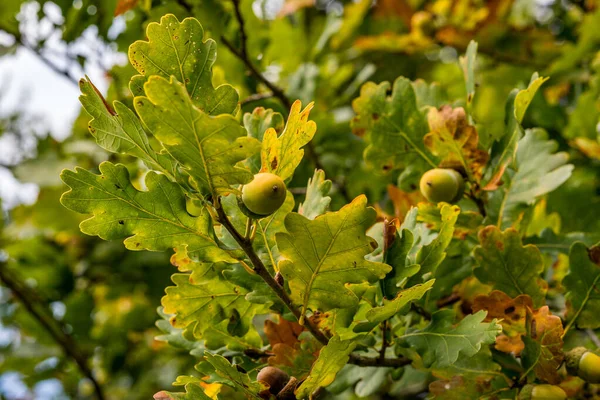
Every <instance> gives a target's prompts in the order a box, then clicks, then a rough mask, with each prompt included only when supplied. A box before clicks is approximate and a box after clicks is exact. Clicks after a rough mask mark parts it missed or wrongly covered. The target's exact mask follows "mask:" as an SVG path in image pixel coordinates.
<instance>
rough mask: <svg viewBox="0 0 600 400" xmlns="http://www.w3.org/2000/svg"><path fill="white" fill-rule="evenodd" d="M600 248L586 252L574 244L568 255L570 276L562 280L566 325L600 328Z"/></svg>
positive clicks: (581, 245)
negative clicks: (599, 284) (564, 294)
mask: <svg viewBox="0 0 600 400" xmlns="http://www.w3.org/2000/svg"><path fill="white" fill-rule="evenodd" d="M598 282H600V247H599V246H598V245H596V246H592V247H590V248H589V249H588V248H587V246H586V245H585V244H584V243H582V242H575V243H574V244H573V245H572V246H571V251H570V253H569V273H568V274H567V275H566V276H565V278H564V279H563V281H562V284H563V285H564V287H565V289H566V296H565V299H566V301H567V319H568V320H569V326H571V325H575V326H577V327H579V328H582V329H587V328H590V329H597V328H600V293H598V288H597V285H598Z"/></svg>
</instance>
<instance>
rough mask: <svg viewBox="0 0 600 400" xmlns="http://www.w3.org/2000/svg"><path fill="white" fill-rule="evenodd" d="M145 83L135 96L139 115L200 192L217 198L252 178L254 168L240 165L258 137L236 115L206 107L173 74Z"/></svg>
mask: <svg viewBox="0 0 600 400" xmlns="http://www.w3.org/2000/svg"><path fill="white" fill-rule="evenodd" d="M144 88H145V91H146V97H143V96H142V97H136V98H135V99H134V104H135V109H136V111H137V113H138V115H139V116H140V118H141V119H142V121H143V122H144V124H145V125H146V126H147V127H148V128H149V129H150V130H151V131H152V133H153V134H154V136H155V137H156V138H157V139H158V140H159V141H160V142H161V143H162V144H163V146H164V147H165V149H166V150H167V151H168V152H169V154H170V155H171V156H172V157H173V158H174V159H176V160H177V161H178V162H179V163H180V164H181V165H182V166H183V167H184V168H185V170H186V172H187V173H188V174H189V175H190V176H191V178H192V179H193V182H194V185H195V187H196V188H197V189H198V190H199V191H200V192H201V193H203V194H212V195H213V196H215V197H216V196H217V195H219V194H223V193H230V192H234V191H235V189H233V188H232V187H231V185H239V184H244V183H248V182H250V181H251V180H252V177H253V175H252V173H251V172H250V171H249V170H248V169H246V168H242V167H240V166H237V165H236V164H237V163H238V162H240V161H242V160H245V159H247V158H248V157H250V156H252V155H253V154H254V153H256V152H258V150H259V148H260V142H259V141H258V140H256V139H254V138H250V137H248V136H247V134H246V131H245V129H244V128H242V127H241V126H240V125H239V124H238V122H237V120H236V119H235V118H234V117H233V116H231V115H227V114H224V115H219V116H216V117H212V116H210V115H208V114H206V113H204V112H202V111H201V110H199V109H198V108H197V107H195V106H194V105H193V104H192V102H191V100H190V97H189V96H188V94H187V93H186V91H185V88H184V87H183V86H182V85H181V84H180V83H179V82H177V81H176V80H174V78H173V77H171V80H170V81H169V80H166V79H164V78H161V77H158V76H151V77H150V78H149V79H148V82H146V84H145V85H144Z"/></svg>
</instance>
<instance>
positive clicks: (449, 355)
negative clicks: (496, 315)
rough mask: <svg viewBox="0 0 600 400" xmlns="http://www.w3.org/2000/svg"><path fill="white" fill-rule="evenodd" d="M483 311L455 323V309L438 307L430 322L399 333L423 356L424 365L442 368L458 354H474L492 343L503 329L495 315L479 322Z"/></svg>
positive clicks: (457, 356) (462, 355) (467, 355)
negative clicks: (425, 325) (488, 319)
mask: <svg viewBox="0 0 600 400" xmlns="http://www.w3.org/2000/svg"><path fill="white" fill-rule="evenodd" d="M485 316H486V313H485V311H479V312H478V313H475V314H470V315H467V316H466V317H465V318H464V319H462V320H461V321H460V322H459V323H458V324H456V325H454V319H455V313H454V311H452V310H441V311H438V312H436V313H434V314H433V315H432V318H431V323H430V324H429V325H428V326H427V327H426V328H425V329H422V330H418V331H415V332H409V333H406V334H404V335H402V336H401V337H400V338H401V340H403V341H405V342H407V343H408V344H409V345H410V346H411V347H412V348H414V349H415V350H416V352H417V353H418V354H419V355H420V356H421V357H422V358H423V363H424V365H425V367H427V368H430V367H432V368H444V367H447V366H449V365H452V364H454V363H455V362H456V361H457V360H459V357H473V356H474V355H475V354H477V352H478V351H479V350H480V349H481V347H482V346H483V345H487V344H492V343H494V341H495V340H496V336H497V335H498V334H500V332H502V326H501V325H499V324H498V323H497V322H496V320H495V319H494V320H493V321H491V322H488V323H485V322H482V321H483V320H484V319H485Z"/></svg>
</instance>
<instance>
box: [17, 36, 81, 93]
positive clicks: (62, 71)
mask: <svg viewBox="0 0 600 400" xmlns="http://www.w3.org/2000/svg"><path fill="white" fill-rule="evenodd" d="M15 39H16V40H17V43H19V44H20V45H21V46H23V47H24V48H26V49H27V50H29V51H31V52H32V53H33V54H35V55H36V56H37V57H38V59H39V60H40V61H41V62H43V63H44V64H46V66H47V67H49V68H50V69H51V70H52V71H54V72H56V73H57V74H59V75H62V76H63V77H65V78H67V80H68V81H69V82H71V83H72V84H74V85H79V81H78V79H77V78H75V77H74V76H72V75H71V74H70V73H69V71H68V70H66V69H62V68H60V67H59V66H57V65H56V64H54V63H53V62H52V61H50V60H49V59H48V58H46V56H44V55H43V54H42V53H41V52H40V49H38V48H35V47H33V46H31V45H30V44H29V43H27V42H26V41H25V40H24V39H23V36H21V35H20V34H18V35H15Z"/></svg>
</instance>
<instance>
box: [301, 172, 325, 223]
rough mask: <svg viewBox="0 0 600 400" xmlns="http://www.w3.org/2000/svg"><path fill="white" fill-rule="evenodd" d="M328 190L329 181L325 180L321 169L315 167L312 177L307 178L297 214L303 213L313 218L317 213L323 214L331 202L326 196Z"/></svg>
mask: <svg viewBox="0 0 600 400" xmlns="http://www.w3.org/2000/svg"><path fill="white" fill-rule="evenodd" d="M330 190H331V181H330V180H325V172H324V171H323V170H320V169H316V170H315V173H314V174H313V177H312V179H310V178H309V179H308V184H307V185H306V198H305V200H304V203H300V206H299V207H298V214H301V215H304V216H305V217H306V218H308V219H315V218H316V217H318V216H319V215H322V214H325V212H326V211H327V210H328V209H329V203H331V197H329V196H327V195H328V194H329V191H330Z"/></svg>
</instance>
